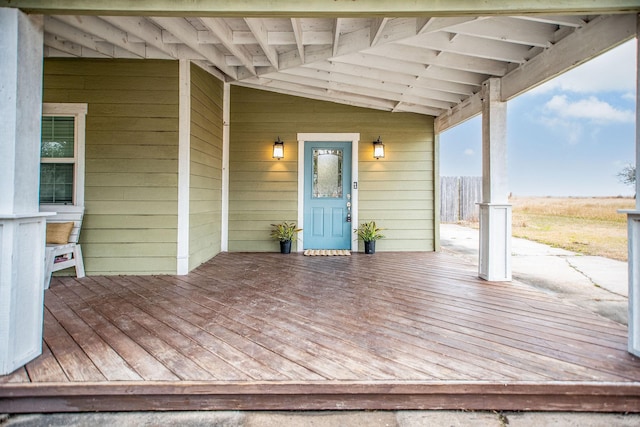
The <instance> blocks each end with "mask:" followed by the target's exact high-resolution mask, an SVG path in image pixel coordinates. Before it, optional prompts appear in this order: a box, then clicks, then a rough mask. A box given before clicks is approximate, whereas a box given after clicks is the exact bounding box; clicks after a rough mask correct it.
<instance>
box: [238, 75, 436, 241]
mask: <svg viewBox="0 0 640 427" xmlns="http://www.w3.org/2000/svg"><path fill="white" fill-rule="evenodd" d="M299 132H305V133H306V132H314V133H315V132H322V133H325V132H336V133H337V132H340V133H343V132H346V133H351V132H357V133H360V137H361V141H360V144H359V171H360V172H359V174H360V177H359V189H360V191H359V197H360V198H359V202H360V208H359V209H360V210H359V215H360V221H361V222H362V221H368V220H371V219H373V220H376V221H377V222H378V224H379V225H380V226H382V227H384V228H385V229H386V230H385V235H386V238H385V239H384V240H382V241H380V242H378V246H377V249H378V250H380V251H432V250H433V249H434V214H433V207H434V203H433V198H434V188H433V186H434V179H433V175H434V166H433V165H434V151H433V148H434V143H433V119H432V118H431V117H427V116H422V115H417V114H407V113H389V112H384V111H376V110H368V109H363V108H356V107H351V106H347V105H341V104H333V103H328V102H322V101H315V100H308V99H304V98H298V97H293V96H286V95H281V94H275V93H270V92H263V91H257V90H252V89H247V88H241V87H236V86H232V91H231V144H230V166H229V172H230V183H229V186H230V187H229V189H230V191H229V193H230V196H229V199H230V200H229V250H230V251H277V250H279V249H278V245H277V243H276V242H273V241H271V240H269V229H270V227H269V225H270V224H271V223H274V222H281V221H296V219H297V208H298V198H297V197H298V195H297V191H298V175H297V174H298V163H297V159H298V153H297V148H298V142H297V133H299ZM278 136H280V138H281V139H282V140H284V141H285V148H284V149H285V157H284V159H282V160H273V159H272V158H271V156H272V146H273V141H274V140H275V139H276V138H277V137H278ZM378 136H380V137H381V139H382V141H383V143H384V144H385V148H386V158H385V159H380V160H375V159H374V158H373V157H372V153H373V147H372V141H373V140H374V139H376V138H377V137H378ZM354 225H355V224H354Z"/></svg>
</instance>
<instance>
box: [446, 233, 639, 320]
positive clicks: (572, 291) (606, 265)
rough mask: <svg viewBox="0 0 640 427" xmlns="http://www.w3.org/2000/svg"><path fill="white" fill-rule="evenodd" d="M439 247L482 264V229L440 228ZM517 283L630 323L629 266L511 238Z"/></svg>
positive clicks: (514, 275) (513, 273)
mask: <svg viewBox="0 0 640 427" xmlns="http://www.w3.org/2000/svg"><path fill="white" fill-rule="evenodd" d="M440 238H441V248H442V251H443V252H447V253H450V254H453V255H456V256H460V257H463V258H465V259H466V260H467V261H469V262H472V263H474V264H476V265H477V264H478V247H479V231H478V230H477V229H474V228H470V227H463V226H460V225H457V224H442V225H441V226H440ZM511 249H512V250H511V252H512V258H511V264H512V275H513V278H514V280H518V281H520V282H523V283H527V284H530V285H532V286H535V287H536V288H538V289H541V290H544V291H546V292H550V293H553V294H555V295H557V296H558V297H559V298H562V299H563V300H565V301H567V302H570V303H573V304H576V305H578V306H581V307H584V308H586V309H588V310H591V311H592V312H594V313H598V314H600V315H602V316H605V317H607V318H609V319H612V320H614V321H616V322H619V323H622V324H625V325H626V324H627V318H628V301H627V295H628V281H627V280H628V279H627V277H628V270H627V263H626V262H620V261H616V260H611V259H607V258H603V257H593V256H584V255H581V254H577V253H575V252H571V251H567V250H564V249H559V248H552V247H550V246H548V245H544V244H541V243H537V242H532V241H529V240H526V239H520V238H515V237H514V238H512V241H511Z"/></svg>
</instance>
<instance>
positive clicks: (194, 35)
mask: <svg viewBox="0 0 640 427" xmlns="http://www.w3.org/2000/svg"><path fill="white" fill-rule="evenodd" d="M152 19H153V21H155V22H157V23H158V24H159V25H161V26H162V27H164V28H165V29H166V30H167V31H169V32H170V33H172V34H173V35H174V36H176V37H178V38H179V39H180V40H182V41H183V42H184V44H185V45H187V46H189V47H190V48H191V49H193V50H194V51H196V52H198V53H199V54H201V55H202V56H203V57H204V58H205V59H207V60H208V61H211V63H212V64H213V65H215V66H216V67H217V68H218V69H220V71H222V72H223V73H225V74H226V75H227V76H229V77H231V78H232V79H236V78H237V76H238V72H237V70H236V69H235V68H233V67H229V66H228V65H227V64H226V61H225V59H224V55H223V54H222V53H220V51H219V50H218V49H216V47H215V46H213V45H210V44H200V43H199V42H198V32H197V31H196V29H195V28H193V27H192V26H191V25H190V24H189V23H188V22H187V21H186V20H184V19H182V18H161V17H157V18H152Z"/></svg>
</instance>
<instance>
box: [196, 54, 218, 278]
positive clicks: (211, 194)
mask: <svg viewBox="0 0 640 427" xmlns="http://www.w3.org/2000/svg"><path fill="white" fill-rule="evenodd" d="M222 86H223V83H222V82H221V81H220V80H218V79H216V78H215V77H213V76H212V75H210V74H209V73H207V72H205V71H204V70H202V69H201V68H200V67H198V66H196V65H193V64H192V65H191V168H190V170H191V179H190V192H189V194H190V198H191V200H190V203H189V207H190V219H189V269H190V270H191V269H193V268H195V267H197V266H198V265H200V264H202V263H203V262H205V261H207V260H209V259H211V258H212V257H213V256H215V255H216V254H218V253H219V252H220V239H221V223H222V218H221V215H222V212H221V207H222V190H221V188H222V184H221V183H222Z"/></svg>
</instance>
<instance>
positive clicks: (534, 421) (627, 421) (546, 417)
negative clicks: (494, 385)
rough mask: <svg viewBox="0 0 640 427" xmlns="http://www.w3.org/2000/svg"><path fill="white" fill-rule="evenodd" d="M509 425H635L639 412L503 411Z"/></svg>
mask: <svg viewBox="0 0 640 427" xmlns="http://www.w3.org/2000/svg"><path fill="white" fill-rule="evenodd" d="M503 415H504V416H505V419H506V420H507V421H508V425H509V427H538V426H563V427H614V426H615V427H636V426H640V414H594V413H580V412H577V413H576V412H572V413H566V412H545V413H541V412H505V413H504V414H503Z"/></svg>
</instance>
